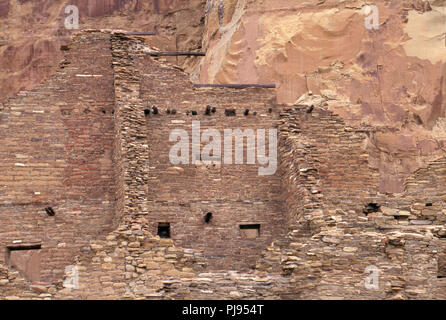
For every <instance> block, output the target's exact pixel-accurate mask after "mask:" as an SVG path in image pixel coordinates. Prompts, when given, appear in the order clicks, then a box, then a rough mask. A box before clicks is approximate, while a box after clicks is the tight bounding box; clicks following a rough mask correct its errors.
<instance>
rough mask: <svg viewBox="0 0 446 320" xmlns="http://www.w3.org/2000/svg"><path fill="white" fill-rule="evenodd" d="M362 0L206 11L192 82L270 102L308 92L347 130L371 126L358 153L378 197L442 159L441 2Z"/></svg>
mask: <svg viewBox="0 0 446 320" xmlns="http://www.w3.org/2000/svg"><path fill="white" fill-rule="evenodd" d="M367 4H369V3H368V2H366V1H362V0H349V1H335V0H327V1H319V0H313V1H288V0H279V1H277V0H263V1H260V0H238V1H237V0H225V1H224V0H221V1H219V0H214V1H208V2H207V11H206V18H207V19H206V33H205V35H204V40H203V43H204V47H205V48H207V52H208V54H207V56H206V58H205V59H204V60H203V61H202V64H201V65H200V68H199V70H197V71H196V73H195V76H196V77H197V78H199V79H200V81H201V82H212V83H276V84H277V94H278V100H279V102H281V103H294V102H295V101H296V100H297V99H299V98H300V97H301V96H302V95H303V94H305V93H307V92H312V93H313V94H316V95H321V96H323V97H325V98H324V99H325V100H326V101H325V103H326V104H327V107H328V108H329V109H330V110H332V111H334V112H335V113H337V114H339V115H340V116H341V117H342V118H343V119H344V121H346V123H348V124H350V125H354V126H356V127H361V126H366V127H374V128H375V129H376V130H377V132H376V133H374V134H373V136H372V137H371V138H370V140H369V141H368V144H367V148H368V150H369V152H370V154H371V155H372V158H371V163H372V165H373V166H375V167H376V168H379V169H380V172H381V182H380V183H381V191H382V192H388V193H400V192H402V191H403V180H404V178H405V177H407V175H408V174H409V173H410V172H413V171H414V170H416V169H417V168H419V167H421V166H423V165H424V164H425V163H426V161H428V160H432V159H435V158H437V157H438V156H439V155H441V154H443V153H444V150H443V149H444V133H443V132H444V130H443V128H444V126H445V121H444V116H445V108H446V98H445V94H444V92H445V90H446V64H445V62H446V39H445V29H446V27H445V26H446V2H445V1H442V0H437V1H421V0H405V1H376V6H377V7H378V11H379V29H378V30H374V29H372V30H369V29H367V28H366V27H365V18H366V15H365V7H366V5H367Z"/></svg>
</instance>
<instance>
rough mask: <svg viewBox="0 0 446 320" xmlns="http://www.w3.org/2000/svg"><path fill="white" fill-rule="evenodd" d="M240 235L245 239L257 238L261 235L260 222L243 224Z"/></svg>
mask: <svg viewBox="0 0 446 320" xmlns="http://www.w3.org/2000/svg"><path fill="white" fill-rule="evenodd" d="M240 235H241V237H242V238H245V239H255V238H258V237H259V236H260V224H241V225H240Z"/></svg>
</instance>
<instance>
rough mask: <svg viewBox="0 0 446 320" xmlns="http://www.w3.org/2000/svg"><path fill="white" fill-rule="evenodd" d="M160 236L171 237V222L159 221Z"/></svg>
mask: <svg viewBox="0 0 446 320" xmlns="http://www.w3.org/2000/svg"><path fill="white" fill-rule="evenodd" d="M158 236H159V237H160V238H165V239H168V238H170V223H168V222H160V223H158Z"/></svg>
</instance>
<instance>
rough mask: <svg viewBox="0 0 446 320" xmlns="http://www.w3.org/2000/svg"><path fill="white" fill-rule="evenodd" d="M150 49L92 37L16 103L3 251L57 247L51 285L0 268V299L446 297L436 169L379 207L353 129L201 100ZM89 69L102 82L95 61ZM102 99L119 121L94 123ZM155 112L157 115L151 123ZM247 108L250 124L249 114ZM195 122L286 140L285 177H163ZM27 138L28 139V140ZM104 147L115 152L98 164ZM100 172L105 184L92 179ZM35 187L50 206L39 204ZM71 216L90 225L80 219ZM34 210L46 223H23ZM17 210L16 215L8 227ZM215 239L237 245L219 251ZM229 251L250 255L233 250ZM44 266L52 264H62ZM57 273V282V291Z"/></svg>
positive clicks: (362, 136) (258, 97) (248, 170)
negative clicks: (173, 138) (161, 230)
mask: <svg viewBox="0 0 446 320" xmlns="http://www.w3.org/2000/svg"><path fill="white" fill-rule="evenodd" d="M146 50H147V46H145V44H144V42H143V40H142V39H141V38H138V37H126V36H124V35H122V34H119V33H113V32H112V33H110V32H108V31H89V32H82V33H80V34H79V36H78V37H76V38H75V40H74V41H73V44H72V45H71V46H70V50H69V52H68V56H67V59H66V62H65V63H63V64H62V67H64V68H62V69H61V70H60V72H59V73H58V74H57V75H55V76H54V77H53V78H52V79H50V80H49V82H48V83H45V84H44V85H42V87H41V89H39V90H41V91H36V92H31V93H22V96H20V97H18V98H17V99H15V100H13V101H12V103H9V104H7V105H6V107H5V108H4V109H3V110H2V111H0V129H1V130H0V142H1V146H2V147H3V146H7V149H4V148H2V149H0V158H1V160H4V161H2V162H1V163H0V166H1V170H2V172H5V173H8V174H5V175H0V179H3V180H0V181H1V183H0V186H2V189H1V193H0V219H3V221H4V223H2V226H3V227H1V228H4V229H0V235H1V237H2V238H1V239H2V241H3V240H4V242H2V244H1V245H2V247H3V250H5V249H4V248H5V246H6V245H10V244H13V241H14V240H19V238H20V240H22V241H23V243H25V242H32V241H36V240H39V241H42V237H43V236H44V235H49V237H48V242H46V241H45V238H44V239H43V240H44V241H42V249H41V252H42V257H45V259H47V258H46V257H48V260H45V259H42V262H43V263H42V266H43V268H42V270H43V272H42V274H43V275H45V280H46V281H48V282H50V283H46V284H45V283H34V284H31V283H30V282H29V281H28V280H27V279H26V278H25V277H24V276H23V273H22V272H18V271H16V270H14V269H13V268H9V267H8V266H7V265H6V266H5V261H0V295H1V296H2V297H4V298H6V299H19V298H26V299H79V298H80V299H243V298H246V299H334V298H338V299H444V298H446V290H445V285H446V281H445V280H444V279H445V278H444V277H445V275H446V272H445V270H444V269H445V267H444V266H445V265H446V264H445V262H444V252H443V250H444V249H443V247H444V245H443V244H444V238H445V236H446V229H445V227H444V221H445V220H444V217H445V214H444V209H443V206H444V200H443V199H444V196H443V193H444V191H445V189H444V187H443V184H442V181H443V180H444V169H443V160H442V159H439V160H438V161H435V162H433V163H431V164H430V165H429V166H428V167H427V168H425V169H421V170H419V171H418V172H416V173H415V174H414V175H413V176H412V177H410V178H409V179H408V180H407V182H406V194H404V195H399V196H387V195H383V194H379V193H378V192H377V190H378V179H377V173H376V172H375V171H374V170H372V169H370V168H369V166H368V156H367V154H366V153H365V152H363V148H362V145H363V144H364V143H365V142H366V140H367V133H366V132H364V130H362V129H354V128H349V127H347V126H345V124H344V123H343V122H342V120H340V118H339V117H337V116H336V115H335V114H333V113H331V112H329V111H327V110H323V109H319V108H315V109H313V110H309V109H308V107H303V106H292V107H290V106H277V105H275V103H274V101H273V99H272V98H273V96H272V95H271V94H270V92H269V91H268V90H259V89H252V90H251V89H250V90H241V91H237V90H226V89H224V90H223V89H200V90H198V89H193V88H192V86H191V84H190V82H189V81H187V79H186V76H185V75H184V74H183V73H181V71H180V70H178V69H175V68H174V67H172V66H169V65H167V64H165V63H163V62H162V61H154V60H152V59H151V58H149V57H147V55H146V53H145V51H146ZM74 52H75V53H76V55H74ZM71 54H73V56H71ZM92 56H94V57H97V60H96V61H94V66H95V68H99V69H93V66H92V65H90V63H89V62H88V61H90V60H91V59H95V58H93V57H92ZM77 57H79V58H77ZM87 57H89V58H90V60H87ZM76 75H82V76H76ZM78 78H79V79H78ZM91 78H94V79H91ZM77 80H79V81H77ZM108 80H110V82H109V81H108ZM90 81H91V82H90ZM102 81H103V82H102ZM98 84H100V85H101V86H100V88H95V87H94V86H95V85H98ZM73 86H74V88H76V89H73ZM90 87H91V88H90ZM77 88H79V90H77ZM109 89H110V90H109ZM49 93H51V95H50V94H49ZM32 95H35V96H34V98H31V97H32ZM36 96H37V97H38V98H39V100H36V99H35V97H36ZM108 99H111V101H110V100H108ZM113 99H114V100H115V101H114V104H115V108H113V101H112V100H113ZM36 101H38V103H39V105H45V106H46V107H45V108H44V109H43V110H44V112H46V111H48V113H49V114H48V116H46V117H40V118H38V117H37V115H39V113H35V114H36V115H34V113H32V112H31V110H40V109H37V107H36V105H37V102H36ZM105 101H107V102H109V103H110V108H111V109H106V110H105V114H104V113H103V110H102V109H94V106H97V105H98V106H100V107H103V106H104V107H105V105H107V106H109V105H108V104H105ZM64 103H66V104H64ZM208 104H209V105H212V106H215V107H216V108H217V110H216V111H217V112H216V113H215V114H212V115H211V116H207V115H204V108H205V107H206V105H208ZM29 105H32V106H33V107H32V108H31V109H30V108H29ZM153 105H156V106H157V107H158V110H159V111H160V113H159V114H158V115H154V114H152V113H151V114H150V115H144V109H146V108H149V107H152V106H153ZM25 106H28V107H25ZM56 106H57V107H56ZM61 106H62V107H61ZM73 106H74V107H73ZM81 106H84V107H85V106H87V107H88V109H90V111H92V112H91V113H90V114H89V116H87V115H80V114H81V112H84V110H85V109H86V108H85V109H84V108H81ZM63 107H66V108H67V109H68V111H64V110H65V109H64V108H63ZM70 107H71V108H70ZM227 108H231V109H232V108H236V116H234V117H227V116H226V115H225V114H224V109H227ZM246 108H249V109H250V111H251V114H250V115H249V116H244V115H243V112H244V110H245V109H246ZM269 108H271V112H270V111H269ZM61 109H63V112H61ZM167 109H170V110H172V109H176V111H177V113H176V114H175V115H172V114H170V115H169V114H167V113H166V111H167ZM70 110H72V112H71V114H70V113H69V111H70ZM94 110H96V111H98V113H99V115H98V116H96V113H94ZM109 110H110V111H109ZM50 111H51V112H50ZM187 111H197V115H195V116H194V115H192V114H191V113H190V112H189V114H186V112H187ZM254 111H256V112H257V115H256V116H254V114H253V112H254ZM310 111H311V112H310ZM109 112H110V113H111V114H112V115H113V120H112V118H111V116H110V118H108V116H109V114H110V113H109ZM113 112H114V113H113ZM68 116H71V117H68ZM64 117H68V118H64ZM74 120H76V121H75V124H76V126H74V123H71V122H70V121H74ZM192 120H199V121H200V122H201V124H202V127H203V128H211V127H212V128H214V127H215V128H218V129H220V130H221V129H222V128H241V129H243V128H270V127H277V128H278V130H279V132H280V135H279V158H280V166H279V168H278V171H277V173H276V175H274V176H266V177H260V176H258V175H257V167H256V166H254V167H249V166H244V165H233V166H231V167H228V168H226V167H225V166H224V165H222V166H220V167H219V166H216V167H213V166H207V167H206V166H204V165H203V166H197V167H195V166H193V165H189V166H187V165H185V166H179V165H176V166H172V165H169V164H168V163H169V162H168V158H167V154H168V150H169V144H168V136H167V133H168V132H169V131H170V130H171V129H172V128H178V129H179V128H184V129H185V130H186V131H189V130H190V124H191V121H192ZM36 121H39V122H37V123H36ZM68 124H71V125H72V126H69V125H68ZM84 124H88V126H87V125H85V126H84ZM99 124H101V125H103V126H104V127H101V126H100V125H99ZM105 124H109V125H110V126H108V127H106V126H105ZM113 124H115V126H113ZM19 128H21V129H22V130H23V131H25V132H28V131H29V132H33V136H31V137H30V138H29V139H30V140H29V141H28V140H27V139H23V137H22V136H21V135H19V134H18V133H17V132H19ZM92 128H101V129H103V130H102V131H101V133H102V134H101V135H100V137H99V136H95V135H94V134H93V135H91V136H90V135H88V134H86V132H87V129H88V130H93V129H92ZM105 128H107V129H105ZM75 129H76V130H75ZM94 132H95V131H93V133H94ZM63 133H64V134H63ZM88 133H90V131H88ZM45 134H46V135H45ZM34 135H37V136H36V137H34ZM42 137H44V138H42ZM36 138H37V139H43V140H42V141H38V140H34V139H36ZM31 139H33V140H31ZM45 139H46V140H45ZM50 139H52V140H50ZM36 142H39V143H40V144H39V146H40V149H39V150H37V148H36V147H35V146H34V145H33V143H36ZM18 143H20V144H21V148H20V152H19V149H18V148H17V147H15V146H16V145H17V144H18ZM106 146H107V148H108V147H109V148H110V152H109V153H105V154H104V153H103V150H104V149H105V150H107V148H106ZM14 148H16V149H14ZM57 148H58V149H57ZM90 148H91V149H90ZM93 150H94V152H93ZM112 150H113V151H112ZM55 151H58V152H55ZM89 151H91V152H90V153H89ZM13 154H14V155H15V157H16V159H20V158H21V159H22V160H21V161H19V160H16V159H14V158H13V157H12V155H13ZM16 154H19V155H20V156H19V157H17V156H16ZM87 155H88V156H87ZM94 155H96V157H95V156H94ZM43 156H46V157H47V158H44V159H43V160H42V159H40V158H39V157H43ZM22 157H23V158H22ZM25 160H26V161H25ZM77 160H79V161H81V162H85V163H82V164H80V163H77V162H76V161H77ZM16 164H17V165H16ZM16 167H17V168H16ZM94 168H95V169H96V170H99V169H101V170H105V172H104V171H101V175H97V171H96V170H93V169H94ZM58 169H61V170H60V172H59V171H58ZM52 170H54V171H52ZM9 176H11V177H12V178H5V177H9ZM28 177H30V178H29V183H27V184H24V182H23V180H26V179H27V178H28ZM36 177H43V178H42V180H41V179H40V178H36ZM90 178H91V180H90ZM15 179H18V180H17V181H18V182H17V183H14V181H16V180H15ZM77 179H79V180H77ZM41 181H42V182H41ZM64 182H65V183H66V186H65V185H64V184H63V183H64ZM81 182H82V183H83V184H81ZM225 182H226V183H225ZM39 183H41V184H39ZM37 185H39V186H40V187H39V190H40V191H36V192H40V193H41V194H40V195H39V194H34V195H33V194H32V193H31V192H30V191H32V192H34V191H35V189H36V186H37ZM62 186H64V187H62ZM5 187H6V188H5ZM3 189H4V190H3ZM53 191H54V192H53ZM95 192H96V193H95ZM56 195H58V196H59V197H58V198H56ZM35 196H40V197H41V198H33V197H35ZM36 199H37V200H36ZM98 199H100V203H101V204H100V205H99V202H98ZM17 200H19V201H17ZM56 200H57V201H56ZM33 201H35V202H33ZM107 201H108V202H107ZM60 203H61V204H62V205H59V204H60ZM115 203H116V207H115ZM373 203H374V204H376V206H375V209H373V208H374V206H371V204H373ZM58 205H59V206H58ZM75 205H77V207H76V208H79V209H76V210H79V211H80V212H82V213H84V214H82V215H81V214H80V213H79V212H76V215H74V214H71V211H70V210H74V209H71V208H72V207H71V206H73V207H74V206H75ZM32 206H34V207H35V208H36V210H40V211H41V212H40V216H37V214H34V215H32V214H31V215H30V214H29V211H28V209H29V208H33V207H32ZM46 206H52V207H53V208H54V209H55V211H56V216H55V217H47V216H45V213H44V212H42V208H45V207H46ZM64 208H67V210H66V211H64ZM115 208H116V209H117V213H116V215H114V214H113V213H114V210H113V209H115ZM209 208H211V209H209ZM370 208H372V209H373V210H366V209H370ZM207 211H211V212H213V213H214V219H215V220H213V221H212V222H211V223H210V224H209V225H205V224H204V222H203V221H202V218H203V214H204V213H205V212H207ZM11 212H12V213H11ZM15 212H19V213H20V215H18V216H11V214H12V215H14V214H16V213H15ZM37 217H38V218H37ZM68 218H70V219H68ZM57 219H61V220H57ZM90 219H91V221H90ZM161 220H162V221H161ZM3 221H2V222H3ZM52 222H54V225H53V224H52ZM158 222H171V226H172V228H171V232H172V238H173V239H160V238H159V237H158V236H156V235H155V234H156V224H157V223H158ZM244 222H246V223H260V224H261V225H262V228H261V238H260V240H261V241H259V244H258V245H257V244H256V245H255V246H254V245H252V242H249V241H252V240H240V239H238V238H237V235H236V234H235V231H236V229H237V226H238V224H240V223H244ZM71 223H72V224H71ZM264 224H265V226H264ZM11 226H12V227H11ZM14 226H16V229H14ZM36 226H37V227H36ZM19 227H20V229H19ZM56 227H57V228H58V229H57V231H58V232H57V233H56ZM279 227H280V228H279ZM112 228H113V231H112ZM20 230H23V231H22V232H21V231H20ZM79 230H82V233H81V232H79ZM75 232H76V233H75ZM69 235H71V237H72V238H70V237H69ZM263 236H264V238H262V237H263ZM65 237H66V238H65ZM224 237H228V239H226V238H224ZM62 238H63V239H64V242H63V244H62V243H61V241H62ZM216 239H217V240H218V239H220V240H221V241H222V242H224V241H223V240H226V242H228V243H230V245H226V244H222V245H221V246H219V245H218V241H217V244H216V245H215V244H214V243H213V242H215V241H216ZM220 240H219V241H220ZM257 240H259V239H257ZM69 241H71V242H69ZM212 241H213V242H212ZM16 245H17V243H16ZM213 245H214V247H213ZM52 246H54V247H52ZM188 246H190V247H188ZM235 246H239V247H241V248H250V249H249V250H248V251H243V250H240V252H238V251H236V250H233V248H235ZM51 250H53V251H51ZM46 252H53V253H54V252H56V253H57V255H59V256H60V257H63V258H64V259H65V261H64V263H62V259H60V260H58V259H57V258H56V256H55V255H53V256H50V255H48V254H47V253H46ZM214 253H216V254H214ZM240 255H246V256H247V257H246V259H245V260H243V263H240V264H234V268H238V269H239V271H234V270H229V269H230V268H228V267H226V266H225V270H219V271H216V270H215V267H214V266H212V264H213V263H216V262H218V263H222V264H229V261H231V259H233V260H235V259H239V257H240ZM50 258H51V259H52V260H49V259H50ZM225 259H227V260H225ZM68 264H74V265H75V266H76V269H77V271H78V274H79V279H78V280H79V287H78V289H74V290H71V289H67V288H63V285H62V282H63V281H64V280H68V279H70V278H69V275H68V274H67V275H66V276H65V277H62V276H59V274H60V273H63V269H64V268H63V267H64V266H66V265H68ZM254 265H255V266H254ZM247 266H248V267H251V268H249V270H248V269H247V268H246V267H247ZM370 267H373V268H375V267H376V268H377V270H378V271H379V286H378V288H376V289H370V288H369V289H368V288H366V287H365V278H366V276H367V275H368V274H367V273H366V270H367V268H370ZM47 270H49V271H47ZM48 272H50V273H48ZM47 274H50V275H53V277H52V278H51V277H50V276H48V280H47V278H46V277H47V276H46V275H47Z"/></svg>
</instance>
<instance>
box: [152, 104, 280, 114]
mask: <svg viewBox="0 0 446 320" xmlns="http://www.w3.org/2000/svg"><path fill="white" fill-rule="evenodd" d="M216 112H217V108H215V107H212V106H210V105H207V106H206V109H205V111H204V115H207V116H210V115H211V114H213V113H216ZM250 112H251V111H250V110H249V109H245V111H244V112H243V115H244V116H249V115H250ZM272 112H273V109H272V108H269V109H268V113H272ZM166 113H167V114H173V115H175V114H177V110H176V109H167V110H166ZM150 114H153V115H158V114H160V110H159V109H158V107H157V106H152V109H149V108H147V109H145V110H144V115H145V116H148V115H150ZM190 114H192V115H193V116H196V115H198V112H197V111H195V110H192V111H191V110H189V111H186V115H190ZM252 114H253V115H254V116H256V115H257V112H256V111H254V112H253V113H252ZM225 115H226V116H227V117H235V116H236V110H235V109H225Z"/></svg>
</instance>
